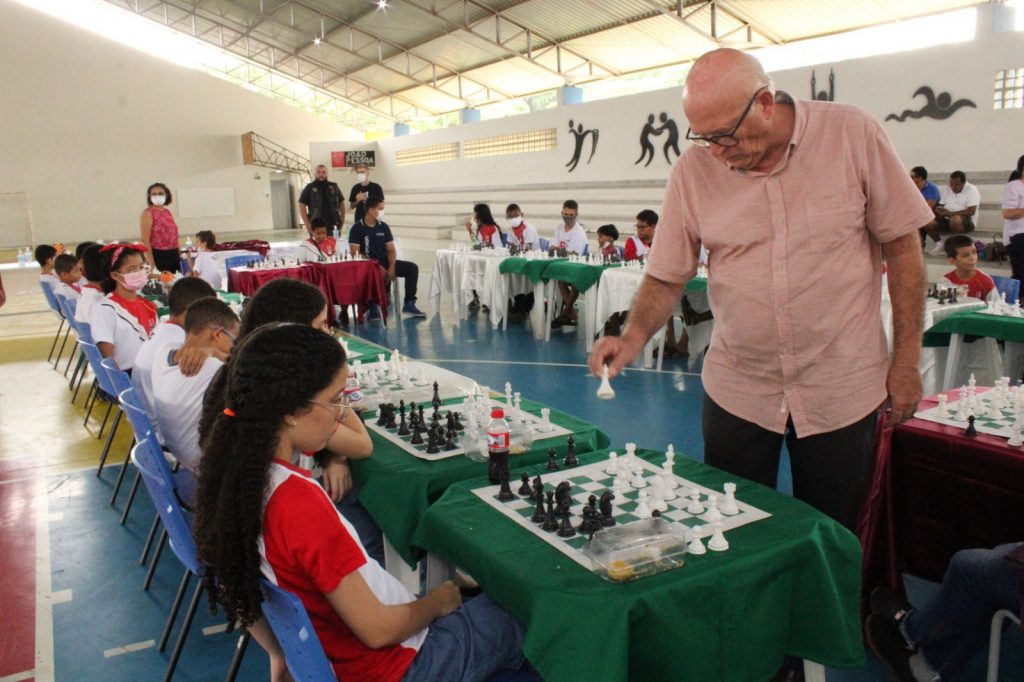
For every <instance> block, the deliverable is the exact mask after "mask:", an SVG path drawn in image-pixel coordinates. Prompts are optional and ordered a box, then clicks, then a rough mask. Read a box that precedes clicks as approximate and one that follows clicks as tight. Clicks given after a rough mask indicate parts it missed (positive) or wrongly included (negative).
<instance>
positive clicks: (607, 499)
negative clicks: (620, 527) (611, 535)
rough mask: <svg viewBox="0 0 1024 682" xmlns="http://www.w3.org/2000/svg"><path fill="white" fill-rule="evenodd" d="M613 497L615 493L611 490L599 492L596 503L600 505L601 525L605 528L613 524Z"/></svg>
mask: <svg viewBox="0 0 1024 682" xmlns="http://www.w3.org/2000/svg"><path fill="white" fill-rule="evenodd" d="M614 499H615V493H613V492H612V491H611V490H605V491H604V492H603V493H601V501H600V502H599V503H598V505H599V506H600V507H601V525H602V526H604V527H605V528H607V527H609V526H614V525H615V517H614V516H612V500H614Z"/></svg>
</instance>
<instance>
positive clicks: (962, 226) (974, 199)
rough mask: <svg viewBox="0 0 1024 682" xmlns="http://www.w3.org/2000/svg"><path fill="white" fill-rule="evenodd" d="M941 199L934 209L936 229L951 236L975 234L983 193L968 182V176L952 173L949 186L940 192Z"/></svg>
mask: <svg viewBox="0 0 1024 682" xmlns="http://www.w3.org/2000/svg"><path fill="white" fill-rule="evenodd" d="M939 197H940V198H939V204H937V205H936V206H935V208H934V209H933V210H934V211H935V224H936V229H938V230H941V231H943V232H949V233H950V234H969V233H970V232H973V231H974V219H975V217H976V216H977V213H978V207H979V206H980V205H981V192H979V191H978V188H977V187H975V186H974V185H972V184H971V183H969V182H967V175H966V174H965V173H964V172H963V171H953V172H952V173H950V174H949V184H948V185H947V186H946V187H943V188H941V189H940V190H939Z"/></svg>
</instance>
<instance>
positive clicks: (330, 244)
mask: <svg viewBox="0 0 1024 682" xmlns="http://www.w3.org/2000/svg"><path fill="white" fill-rule="evenodd" d="M310 227H311V228H312V230H313V236H312V237H310V238H309V239H307V240H306V241H304V242H302V248H300V249H299V262H300V263H305V262H309V261H312V262H314V263H322V262H324V261H326V260H327V259H328V258H330V257H331V256H333V255H334V254H335V253H336V252H337V248H338V245H337V242H336V241H335V239H334V237H329V236H328V235H327V221H326V220H324V219H323V218H313V220H312V221H311V222H310Z"/></svg>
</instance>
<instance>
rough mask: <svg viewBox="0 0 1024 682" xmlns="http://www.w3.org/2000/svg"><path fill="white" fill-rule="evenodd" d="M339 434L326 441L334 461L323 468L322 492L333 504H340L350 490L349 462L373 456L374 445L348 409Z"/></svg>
mask: <svg viewBox="0 0 1024 682" xmlns="http://www.w3.org/2000/svg"><path fill="white" fill-rule="evenodd" d="M340 421H341V424H340V425H339V426H338V430H337V431H335V432H334V434H333V435H332V436H331V438H330V440H328V441H327V450H328V451H329V452H330V453H331V454H332V455H333V457H332V458H331V459H330V461H328V462H327V463H325V464H324V467H323V469H324V490H326V491H327V495H328V496H329V497H330V498H331V501H332V502H339V501H340V500H341V498H343V497H345V495H347V494H348V492H349V491H350V490H351V489H352V469H351V467H350V466H349V463H348V460H350V459H366V458H367V457H369V456H370V455H371V454H372V453H373V443H372V441H370V434H369V433H367V431H366V426H364V425H363V422H362V420H361V419H360V418H359V415H358V414H356V412H355V410H351V409H347V410H346V411H345V414H344V415H343V416H342V418H341V420H340Z"/></svg>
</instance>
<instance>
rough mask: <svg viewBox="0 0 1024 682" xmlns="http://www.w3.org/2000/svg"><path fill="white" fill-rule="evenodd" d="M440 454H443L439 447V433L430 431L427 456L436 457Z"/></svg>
mask: <svg viewBox="0 0 1024 682" xmlns="http://www.w3.org/2000/svg"><path fill="white" fill-rule="evenodd" d="M439 452H441V448H439V447H438V442H437V432H436V431H428V432H427V454H428V455H436V454H437V453H439Z"/></svg>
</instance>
